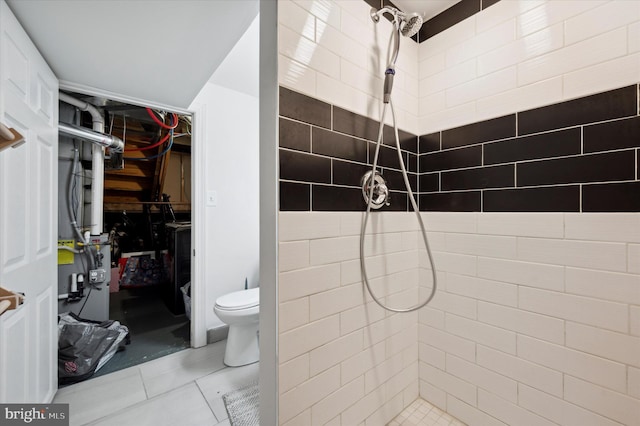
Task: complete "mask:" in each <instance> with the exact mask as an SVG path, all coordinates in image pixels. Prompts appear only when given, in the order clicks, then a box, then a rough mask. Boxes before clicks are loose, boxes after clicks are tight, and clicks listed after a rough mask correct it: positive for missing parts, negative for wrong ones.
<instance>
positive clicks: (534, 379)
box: [477, 345, 562, 424]
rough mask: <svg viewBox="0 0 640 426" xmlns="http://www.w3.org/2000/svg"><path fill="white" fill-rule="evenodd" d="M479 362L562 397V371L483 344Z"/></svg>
mask: <svg viewBox="0 0 640 426" xmlns="http://www.w3.org/2000/svg"><path fill="white" fill-rule="evenodd" d="M477 363H478V365H480V366H482V367H486V368H488V369H490V370H493V371H495V372H496V373H499V374H502V375H503V376H507V377H509V378H511V379H514V380H517V381H518V382H522V383H524V384H526V385H529V386H533V387H534V388H536V389H540V390H542V391H545V392H547V393H550V394H551V395H555V396H558V397H562V373H560V372H558V371H554V370H551V369H549V368H546V367H542V366H540V365H538V364H535V363H533V362H529V361H526V360H523V359H520V358H517V357H515V356H512V355H508V354H505V353H502V352H500V351H496V350H493V349H490V348H487V347H485V346H482V345H478V347H477ZM516 424H517V423H516Z"/></svg>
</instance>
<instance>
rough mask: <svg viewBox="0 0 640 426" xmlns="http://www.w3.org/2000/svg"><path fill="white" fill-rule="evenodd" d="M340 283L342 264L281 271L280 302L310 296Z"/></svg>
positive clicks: (279, 281) (279, 283)
mask: <svg viewBox="0 0 640 426" xmlns="http://www.w3.org/2000/svg"><path fill="white" fill-rule="evenodd" d="M339 285H340V264H337V263H334V264H331V265H324V266H317V267H313V268H306V269H298V270H295V271H290V272H281V273H280V275H279V280H278V295H279V297H280V302H285V301H287V300H293V299H297V298H299V297H304V296H309V295H310V294H314V293H319V292H321V291H326V290H329V289H332V288H336V287H338V286H339Z"/></svg>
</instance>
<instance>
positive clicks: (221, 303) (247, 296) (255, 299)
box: [216, 287, 260, 309]
mask: <svg viewBox="0 0 640 426" xmlns="http://www.w3.org/2000/svg"><path fill="white" fill-rule="evenodd" d="M259 303H260V288H259V287H256V288H250V289H248V290H241V291H234V292H233V293H229V294H225V295H224V296H220V297H219V298H218V299H217V300H216V306H218V307H220V308H226V309H242V308H250V307H252V306H258V304H259Z"/></svg>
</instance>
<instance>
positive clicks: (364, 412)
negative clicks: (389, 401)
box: [341, 392, 385, 426]
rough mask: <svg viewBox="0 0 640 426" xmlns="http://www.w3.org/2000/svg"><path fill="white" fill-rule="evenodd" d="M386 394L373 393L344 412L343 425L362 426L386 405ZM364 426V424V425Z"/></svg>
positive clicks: (342, 416)
mask: <svg viewBox="0 0 640 426" xmlns="http://www.w3.org/2000/svg"><path fill="white" fill-rule="evenodd" d="M384 402H385V401H384V392H371V393H370V394H368V395H365V396H364V397H363V398H362V399H360V400H359V401H358V402H356V403H355V404H353V405H352V406H350V407H349V408H347V409H346V410H344V411H343V412H342V415H341V419H342V424H343V425H358V426H360V425H361V422H363V421H364V420H365V419H366V418H367V417H369V416H370V415H371V414H373V413H374V412H375V411H376V410H377V409H378V408H380V406H382V405H383V404H384ZM362 425H363V426H364V424H362Z"/></svg>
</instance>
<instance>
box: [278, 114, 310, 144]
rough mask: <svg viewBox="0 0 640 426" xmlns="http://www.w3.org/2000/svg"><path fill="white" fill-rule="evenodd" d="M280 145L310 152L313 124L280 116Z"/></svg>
mask: <svg viewBox="0 0 640 426" xmlns="http://www.w3.org/2000/svg"><path fill="white" fill-rule="evenodd" d="M280 147H281V148H290V149H295V150H297V151H306V152H309V151H310V150H311V126H309V125H308V124H304V123H298V122H297V121H291V120H287V119H286V118H280Z"/></svg>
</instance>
